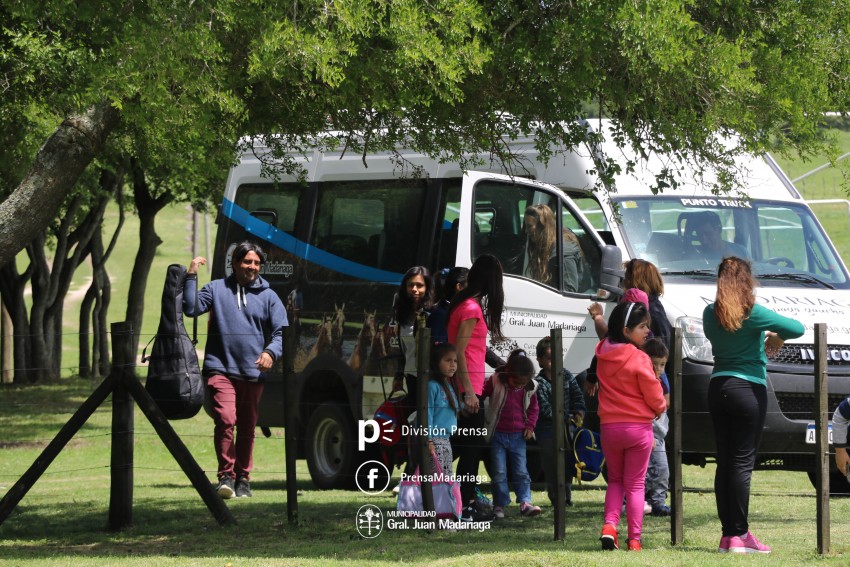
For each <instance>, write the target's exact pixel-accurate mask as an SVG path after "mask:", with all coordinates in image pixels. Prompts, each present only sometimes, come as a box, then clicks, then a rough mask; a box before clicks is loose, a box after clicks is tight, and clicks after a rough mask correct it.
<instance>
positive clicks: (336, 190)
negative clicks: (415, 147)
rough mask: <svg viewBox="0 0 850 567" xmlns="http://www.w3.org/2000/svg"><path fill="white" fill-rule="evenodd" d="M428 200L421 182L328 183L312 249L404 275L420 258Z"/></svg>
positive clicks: (314, 230) (322, 190) (321, 196)
mask: <svg viewBox="0 0 850 567" xmlns="http://www.w3.org/2000/svg"><path fill="white" fill-rule="evenodd" d="M424 198H425V182H424V181H422V180H385V181H345V182H324V183H322V184H321V187H320V197H319V204H318V209H317V211H316V220H315V223H314V227H313V235H312V237H311V239H310V244H312V245H313V246H316V247H318V248H321V249H322V250H324V251H326V252H329V253H331V254H333V255H335V256H339V257H340V258H343V259H345V260H349V261H351V262H355V263H357V264H362V265H364V266H369V267H372V268H379V269H381V270H386V271H390V272H398V273H403V272H404V271H405V270H406V269H407V268H409V267H410V266H412V265H413V262H414V258H415V256H416V246H415V243H416V242H418V234H419V226H420V215H421V211H422V209H423V203H424ZM322 279H324V278H322Z"/></svg>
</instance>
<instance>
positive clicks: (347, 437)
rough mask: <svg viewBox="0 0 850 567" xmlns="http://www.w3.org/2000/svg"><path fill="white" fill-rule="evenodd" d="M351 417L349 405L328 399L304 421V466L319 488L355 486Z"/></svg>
mask: <svg viewBox="0 0 850 567" xmlns="http://www.w3.org/2000/svg"><path fill="white" fill-rule="evenodd" d="M356 443H357V440H356V439H355V438H354V420H353V418H352V417H351V412H350V411H349V409H348V407H346V406H344V405H343V404H340V403H335V402H328V403H324V404H322V405H320V406H319V407H318V408H316V411H314V412H313V415H311V416H310V421H309V422H307V447H308V450H307V468H308V469H310V476H311V477H312V479H313V484H315V485H316V486H317V487H318V488H321V489H332V488H351V487H352V486H354V465H355V455H356Z"/></svg>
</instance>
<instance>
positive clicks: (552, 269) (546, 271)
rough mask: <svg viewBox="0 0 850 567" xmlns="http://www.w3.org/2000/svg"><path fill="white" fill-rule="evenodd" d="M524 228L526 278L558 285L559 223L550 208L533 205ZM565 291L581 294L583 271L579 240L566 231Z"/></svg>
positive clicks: (526, 214) (528, 212) (564, 251)
mask: <svg viewBox="0 0 850 567" xmlns="http://www.w3.org/2000/svg"><path fill="white" fill-rule="evenodd" d="M523 227H524V230H525V235H526V239H527V242H526V248H525V262H524V266H525V269H524V270H523V275H524V276H526V277H529V278H533V279H535V280H537V281H539V282H540V283H544V284H547V285H551V286H553V287H556V286H557V285H558V262H557V255H558V250H557V247H556V236H557V221H556V219H555V214H554V213H553V212H552V209H551V208H549V206H548V205H543V204H538V205H531V206H529V207H527V208H526V209H525V216H524V217H523ZM562 240H563V244H562V246H563V258H564V289H565V290H566V291H580V289H579V288H580V287H581V286H582V284H581V280H582V273H583V270H584V265H583V257H584V255H583V254H582V251H581V245H580V244H579V241H578V237H577V236H576V235H575V234H574V233H573V231H571V230H570V229H568V228H567V227H564V229H563V234H562Z"/></svg>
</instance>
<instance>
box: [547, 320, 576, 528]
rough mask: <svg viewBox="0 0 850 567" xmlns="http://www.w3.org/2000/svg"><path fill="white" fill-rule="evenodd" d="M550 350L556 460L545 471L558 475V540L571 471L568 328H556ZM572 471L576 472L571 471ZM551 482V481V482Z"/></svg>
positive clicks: (551, 335)
mask: <svg viewBox="0 0 850 567" xmlns="http://www.w3.org/2000/svg"><path fill="white" fill-rule="evenodd" d="M549 336H550V339H551V342H550V346H551V349H550V353H551V356H552V376H551V378H552V399H551V402H552V459H553V461H554V465H555V468H554V470H553V471H543V472H544V474H545V475H546V477H547V481H548V476H549V475H550V474H554V475H555V479H556V483H555V503H554V516H555V517H554V529H555V541H563V539H564V538H565V537H566V531H567V521H566V520H567V512H566V500H567V486H566V475H567V474H568V473H567V470H566V466H565V463H564V458H565V457H566V451H567V446H566V445H567V440H566V439H567V436H566V423H567V419H566V411H567V408H565V407H564V388H565V387H566V385H565V384H564V342H563V338H564V330H563V329H552V331H551V333H550V335H549ZM569 474H572V471H570V473H569ZM547 484H548V482H547Z"/></svg>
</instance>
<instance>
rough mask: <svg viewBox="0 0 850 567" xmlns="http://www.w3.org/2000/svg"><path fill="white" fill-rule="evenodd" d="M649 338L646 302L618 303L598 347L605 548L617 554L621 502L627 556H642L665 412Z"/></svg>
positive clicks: (603, 537) (603, 541) (603, 535)
mask: <svg viewBox="0 0 850 567" xmlns="http://www.w3.org/2000/svg"><path fill="white" fill-rule="evenodd" d="M647 335H649V311H648V310H647V308H646V307H645V306H644V305H643V304H642V303H620V304H619V305H617V307H615V308H614V310H613V311H612V312H611V316H610V318H609V319H608V337H607V338H605V339H604V340H602V341H601V342H600V343H599V344H598V345H597V346H596V358H597V367H596V373H597V375H598V376H599V410H598V411H599V422H600V424H601V425H600V429H601V431H600V433H601V437H602V452H603V453H604V454H605V463H606V464H607V465H608V489H607V490H606V491H605V525H604V526H603V527H602V537H600V538H599V539H600V541H601V542H602V549H619V541H618V534H617V525H618V524H619V523H620V511H621V507H622V505H623V497H624V496H625V499H626V515H627V516H628V519H629V529H628V548H629V551H640V549H641V541H640V536H641V531H642V529H643V501H644V481H645V479H646V467H647V464H648V463H649V455H650V453H651V452H652V440H653V437H652V420H653V419H655V418H656V417H658V416H659V415H661V414H662V413H663V412H664V410H666V409H667V404H666V403H665V401H664V394H663V392H662V391H661V383H660V382H659V381H658V379H657V378H656V377H655V371H654V370H653V368H652V361H651V360H650V358H649V356H647V354H646V353H645V352H643V351H642V350H640V347H641V346H643V343H644V342H645V341H646V337H647Z"/></svg>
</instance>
